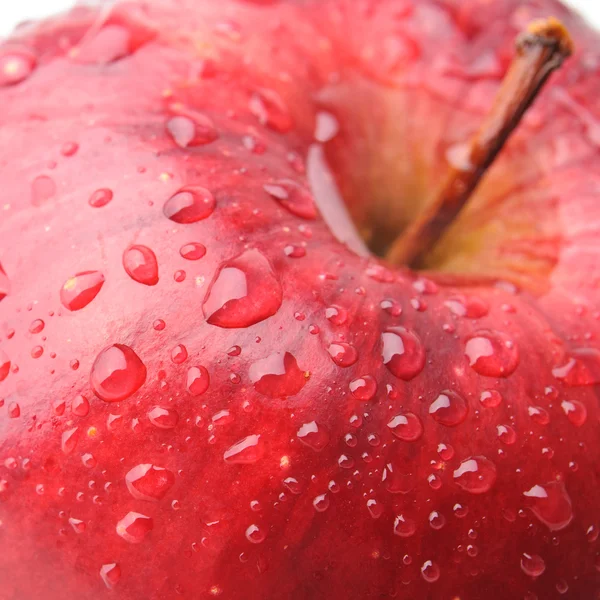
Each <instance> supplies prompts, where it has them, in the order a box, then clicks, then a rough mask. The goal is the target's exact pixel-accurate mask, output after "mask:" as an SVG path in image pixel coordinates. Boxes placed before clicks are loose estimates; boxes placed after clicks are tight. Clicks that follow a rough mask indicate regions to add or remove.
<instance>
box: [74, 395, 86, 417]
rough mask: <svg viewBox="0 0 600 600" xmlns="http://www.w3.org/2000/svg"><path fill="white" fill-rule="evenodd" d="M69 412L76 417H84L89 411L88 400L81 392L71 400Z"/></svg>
mask: <svg viewBox="0 0 600 600" xmlns="http://www.w3.org/2000/svg"><path fill="white" fill-rule="evenodd" d="M71 412H72V413H73V414H74V415H77V416H78V417H85V416H87V414H88V413H89V412H90V403H89V400H88V399H87V398H86V397H85V396H82V395H81V394H79V395H77V396H75V398H73V400H72V401H71Z"/></svg>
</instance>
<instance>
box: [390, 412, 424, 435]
mask: <svg viewBox="0 0 600 600" xmlns="http://www.w3.org/2000/svg"><path fill="white" fill-rule="evenodd" d="M387 426H388V427H389V429H390V430H391V432H392V433H393V434H394V436H395V437H397V438H398V439H399V440H403V441H405V442H414V441H416V440H418V439H419V438H420V437H421V436H422V435H423V424H422V423H421V419H419V417H417V415H415V414H414V413H411V412H407V413H404V414H400V415H397V416H395V417H394V418H393V419H392V420H391V421H389V423H388V424H387Z"/></svg>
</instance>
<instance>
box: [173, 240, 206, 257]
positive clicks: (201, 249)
mask: <svg viewBox="0 0 600 600" xmlns="http://www.w3.org/2000/svg"><path fill="white" fill-rule="evenodd" d="M179 254H180V255H181V256H182V258H185V259H186V260H200V259H201V258H202V257H203V256H204V255H205V254H206V247H205V246H204V245H203V244H199V243H198V242H192V243H190V244H185V245H184V246H181V248H180V249H179Z"/></svg>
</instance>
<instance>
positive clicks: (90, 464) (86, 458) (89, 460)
mask: <svg viewBox="0 0 600 600" xmlns="http://www.w3.org/2000/svg"><path fill="white" fill-rule="evenodd" d="M81 462H82V463H83V466H84V467H87V468H88V469H92V468H94V467H95V466H96V464H97V461H96V459H95V458H94V455H93V454H90V453H89V452H86V453H85V454H83V455H82V456H81Z"/></svg>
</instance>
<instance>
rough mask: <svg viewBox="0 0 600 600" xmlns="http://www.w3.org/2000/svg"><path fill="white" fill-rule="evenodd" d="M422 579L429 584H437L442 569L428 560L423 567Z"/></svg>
mask: <svg viewBox="0 0 600 600" xmlns="http://www.w3.org/2000/svg"><path fill="white" fill-rule="evenodd" d="M421 577H423V579H424V580H425V581H426V582H427V583H435V582H436V581H437V580H438V579H439V578H440V568H439V567H438V566H437V565H436V564H435V563H434V562H433V561H431V560H426V561H425V562H424V563H423V565H422V566H421Z"/></svg>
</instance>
